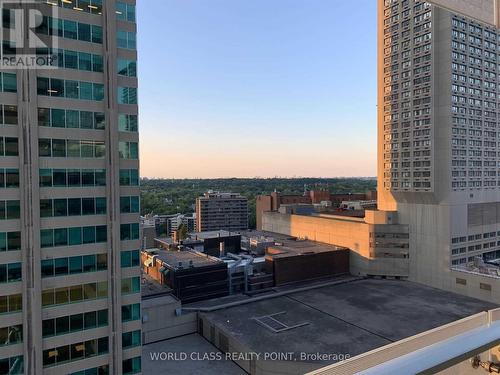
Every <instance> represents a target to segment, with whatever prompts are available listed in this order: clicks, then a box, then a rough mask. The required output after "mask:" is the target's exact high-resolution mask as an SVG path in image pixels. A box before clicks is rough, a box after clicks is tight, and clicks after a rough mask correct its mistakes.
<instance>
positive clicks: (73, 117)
mask: <svg viewBox="0 0 500 375" xmlns="http://www.w3.org/2000/svg"><path fill="white" fill-rule="evenodd" d="M66 127H67V128H79V127H80V112H79V111H74V110H70V109H68V110H66Z"/></svg>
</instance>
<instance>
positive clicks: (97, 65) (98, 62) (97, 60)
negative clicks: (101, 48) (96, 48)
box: [92, 55, 103, 72]
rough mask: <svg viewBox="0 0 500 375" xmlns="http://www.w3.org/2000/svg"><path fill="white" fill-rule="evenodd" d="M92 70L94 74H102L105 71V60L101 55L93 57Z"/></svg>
mask: <svg viewBox="0 0 500 375" xmlns="http://www.w3.org/2000/svg"><path fill="white" fill-rule="evenodd" d="M92 70H93V71H94V72H102V71H103V60H102V56H100V55H92Z"/></svg>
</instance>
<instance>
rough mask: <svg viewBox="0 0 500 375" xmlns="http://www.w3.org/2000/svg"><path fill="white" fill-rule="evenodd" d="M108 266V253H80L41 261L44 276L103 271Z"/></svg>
mask: <svg viewBox="0 0 500 375" xmlns="http://www.w3.org/2000/svg"><path fill="white" fill-rule="evenodd" d="M107 268H108V263H107V254H91V255H84V256H81V255H80V256H74V257H69V258H67V257H66V258H56V259H44V260H42V261H41V270H42V278H44V277H54V276H66V275H73V274H78V273H86V272H96V271H103V270H106V269H107Z"/></svg>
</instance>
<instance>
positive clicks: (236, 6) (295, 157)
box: [137, 0, 377, 178]
mask: <svg viewBox="0 0 500 375" xmlns="http://www.w3.org/2000/svg"><path fill="white" fill-rule="evenodd" d="M351 10H352V9H350V4H348V3H344V2H324V1H320V0H311V1H309V2H307V3H305V2H303V1H301V0H275V1H272V2H268V1H264V0H256V1H253V2H251V3H248V2H244V1H230V0H214V1H211V2H210V4H206V3H205V2H203V1H202V0H192V1H179V0H150V1H148V2H147V5H146V2H138V4H137V15H138V25H139V30H138V49H139V50H138V53H139V61H138V70H139V74H138V77H139V128H140V132H139V134H140V160H141V176H142V177H149V178H151V176H158V177H159V178H188V177H191V178H192V176H196V178H215V177H219V178H231V177H241V178H248V177H249V176H264V177H272V176H280V175H283V176H297V175H313V176H319V175H329V176H348V177H353V176H370V175H376V30H377V29H376V19H377V17H376V3H375V2H373V3H372V2H369V3H367V4H366V6H364V7H361V8H360V9H359V10H357V11H356V12H352V11H351ZM158 14H162V17H158ZM332 20H333V22H332ZM353 23H356V24H357V27H356V28H352V27H350V25H351V24H353ZM158 30H162V32H161V38H158ZM345 30H349V32H345ZM152 40H154V43H151V41H152ZM170 161H172V162H170ZM346 161H348V162H346Z"/></svg>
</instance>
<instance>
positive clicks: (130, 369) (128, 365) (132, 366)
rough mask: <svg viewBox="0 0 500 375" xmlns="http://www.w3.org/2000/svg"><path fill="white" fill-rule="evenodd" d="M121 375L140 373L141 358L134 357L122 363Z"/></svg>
mask: <svg viewBox="0 0 500 375" xmlns="http://www.w3.org/2000/svg"><path fill="white" fill-rule="evenodd" d="M122 370H123V375H132V374H138V373H140V372H141V357H134V358H130V359H126V360H124V361H122Z"/></svg>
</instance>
